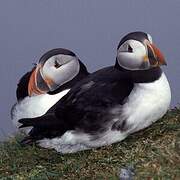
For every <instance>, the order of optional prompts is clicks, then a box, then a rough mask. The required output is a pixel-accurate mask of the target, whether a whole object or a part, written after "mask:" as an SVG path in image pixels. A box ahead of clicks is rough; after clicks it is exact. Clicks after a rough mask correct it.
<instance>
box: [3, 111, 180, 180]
mask: <svg viewBox="0 0 180 180" xmlns="http://www.w3.org/2000/svg"><path fill="white" fill-rule="evenodd" d="M21 138H22V137H21V136H16V137H15V138H11V139H9V140H8V141H6V142H2V143H0V179H4V180H5V179H7V180H11V179H13V180H16V179H17V180H21V179H22V180H24V179H31V180H33V179H35V180H38V179H39V180H46V179H47V180H49V179H50V180H51V179H71V180H72V179H112V180H113V179H118V174H119V171H120V168H123V167H127V166H129V165H131V166H133V167H134V169H135V179H180V109H179V108H175V109H173V110H170V111H169V112H168V113H167V114H166V115H165V116H164V117H163V118H162V119H161V120H159V121H158V122H156V123H154V124H153V125H152V126H151V127H149V128H147V129H145V130H143V131H140V132H138V133H135V134H133V135H131V136H129V137H128V138H127V139H125V140H124V141H122V142H120V143H117V144H113V145H111V146H106V147H102V148H99V149H93V150H89V151H84V152H79V153H75V154H67V155H61V154H58V153H56V152H55V151H53V150H46V149H41V148H38V147H36V146H25V147H22V146H21V145H20V144H19V143H18V142H19V140H21Z"/></svg>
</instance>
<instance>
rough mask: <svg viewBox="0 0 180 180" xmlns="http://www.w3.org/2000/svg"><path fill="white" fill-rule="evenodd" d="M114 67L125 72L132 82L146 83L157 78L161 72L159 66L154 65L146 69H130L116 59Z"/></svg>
mask: <svg viewBox="0 0 180 180" xmlns="http://www.w3.org/2000/svg"><path fill="white" fill-rule="evenodd" d="M115 68H116V69H118V70H120V71H121V72H124V73H126V74H127V76H128V77H129V79H130V80H132V82H133V83H148V82H153V81H155V80H158V79H159V78H160V76H161V74H162V70H161V68H160V67H154V68H151V69H148V70H134V71H130V70H127V69H124V68H123V67H121V66H120V65H119V63H118V61H117V59H116V64H115Z"/></svg>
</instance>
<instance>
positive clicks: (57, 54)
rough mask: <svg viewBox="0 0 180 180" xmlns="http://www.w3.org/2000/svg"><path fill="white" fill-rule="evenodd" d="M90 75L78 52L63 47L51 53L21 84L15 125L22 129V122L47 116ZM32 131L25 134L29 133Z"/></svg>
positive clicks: (13, 118) (12, 113)
mask: <svg viewBox="0 0 180 180" xmlns="http://www.w3.org/2000/svg"><path fill="white" fill-rule="evenodd" d="M88 74H89V72H88V71H87V68H86V66H85V65H84V64H83V63H82V62H81V61H80V60H79V58H78V57H77V56H76V54H75V53H74V52H72V51H70V50H68V49H63V48H57V49H52V50H49V51H48V52H46V53H45V54H44V55H43V56H42V57H41V58H40V60H39V62H38V63H37V64H35V67H33V68H32V70H31V71H30V72H27V73H26V74H25V75H24V76H22V78H21V79H20V81H19V83H18V85H17V89H16V97H17V103H15V105H13V107H12V110H11V118H12V121H13V124H14V125H15V126H16V127H17V128H18V127H19V125H20V124H19V123H18V119H21V118H33V117H38V116H42V115H43V114H45V113H46V112H47V111H48V110H49V109H50V108H51V107H52V106H53V105H54V104H55V103H56V102H57V101H59V100H60V99H61V98H62V97H63V96H64V95H65V94H66V93H67V92H68V91H69V90H70V89H71V88H72V87H73V86H74V85H75V84H76V83H77V82H79V81H80V80H81V79H83V78H85V77H86V76H87V75H88ZM30 129H31V128H25V129H23V131H24V132H25V134H27V133H28V132H29V130H30Z"/></svg>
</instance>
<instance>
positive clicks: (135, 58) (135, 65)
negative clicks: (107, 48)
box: [117, 52, 143, 70]
mask: <svg viewBox="0 0 180 180" xmlns="http://www.w3.org/2000/svg"><path fill="white" fill-rule="evenodd" d="M117 59H118V63H119V65H120V66H122V67H123V68H125V69H129V70H138V69H139V67H140V66H141V64H142V63H143V61H142V58H140V56H139V55H138V54H134V53H126V52H124V53H120V54H119V55H118V57H117Z"/></svg>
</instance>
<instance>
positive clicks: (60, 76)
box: [28, 48, 81, 96]
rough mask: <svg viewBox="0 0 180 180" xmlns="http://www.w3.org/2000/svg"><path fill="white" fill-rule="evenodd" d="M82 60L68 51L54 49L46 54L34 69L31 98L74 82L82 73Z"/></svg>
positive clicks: (30, 85)
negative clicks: (80, 72) (71, 81)
mask: <svg viewBox="0 0 180 180" xmlns="http://www.w3.org/2000/svg"><path fill="white" fill-rule="evenodd" d="M80 63H81V62H80V60H79V59H78V57H77V56H76V55H75V54H74V53H73V52H72V51H70V50H68V49H62V48H58V49H52V50H50V51H48V52H46V53H45V54H44V55H43V56H42V57H41V58H40V60H39V62H38V63H37V65H36V67H35V68H34V69H33V71H32V73H31V76H30V79H29V83H28V94H29V96H33V95H39V94H44V93H47V92H50V91H54V90H56V89H57V88H58V87H59V86H61V85H63V84H65V83H66V82H68V81H70V80H72V79H73V78H74V77H75V76H76V75H77V74H78V73H79V71H80Z"/></svg>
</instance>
